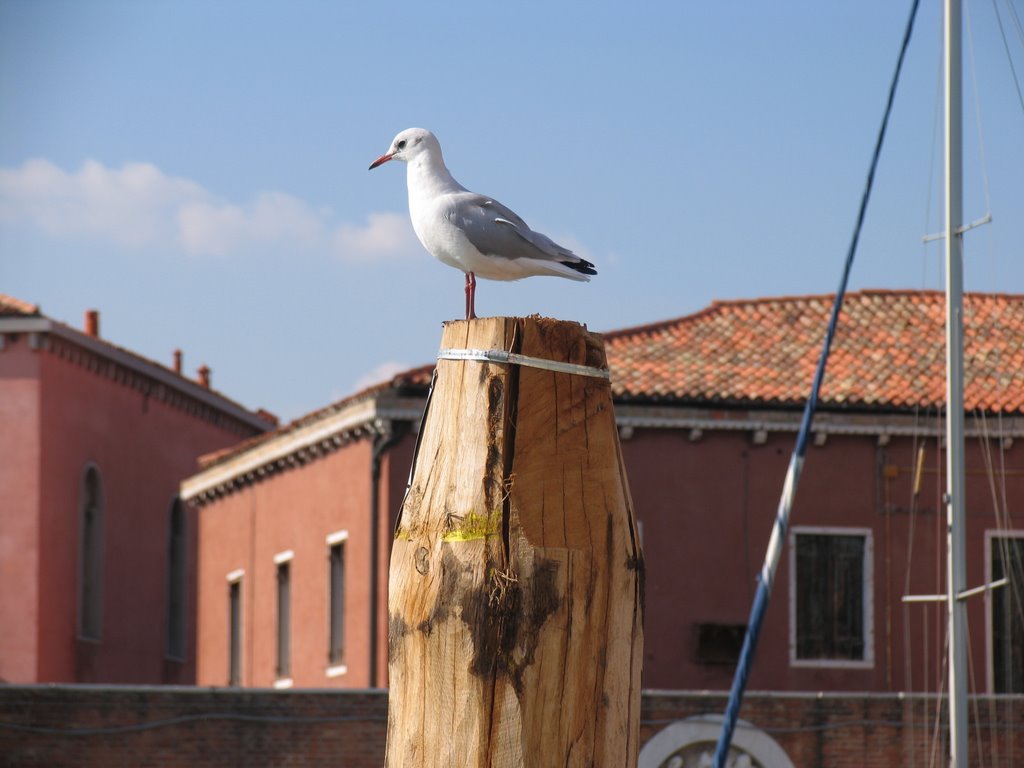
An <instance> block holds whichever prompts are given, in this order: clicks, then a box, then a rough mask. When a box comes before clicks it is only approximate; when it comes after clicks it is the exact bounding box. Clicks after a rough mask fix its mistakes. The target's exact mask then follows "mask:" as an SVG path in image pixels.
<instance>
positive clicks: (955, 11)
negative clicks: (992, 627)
mask: <svg viewBox="0 0 1024 768" xmlns="http://www.w3.org/2000/svg"><path fill="white" fill-rule="evenodd" d="M960 18H961V7H960V0H945V28H944V43H945V49H946V56H945V80H946V110H945V113H946V114H945V117H946V148H945V149H946V233H945V234H946V367H947V373H946V499H945V501H946V520H947V527H946V568H947V579H948V584H947V594H946V604H947V610H948V621H949V624H948V629H947V631H948V632H949V758H950V765H951V766H953V768H967V606H966V605H965V604H964V602H963V601H962V600H960V599H959V597H958V596H959V594H960V593H961V592H963V591H964V589H965V587H966V554H965V552H966V550H965V541H964V540H965V531H964V341H963V232H962V231H961V221H962V217H963V189H962V187H963V178H962V157H961V155H962V143H963V141H962V118H961V111H962V110H961V96H960V86H961V73H960V68H961V63H960V59H961V56H960V47H961V31H960Z"/></svg>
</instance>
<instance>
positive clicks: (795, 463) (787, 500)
mask: <svg viewBox="0 0 1024 768" xmlns="http://www.w3.org/2000/svg"><path fill="white" fill-rule="evenodd" d="M919 1H920V0H913V2H912V4H911V9H910V18H909V19H908V20H907V28H906V31H905V32H904V33H903V44H902V46H901V47H900V55H899V58H898V59H897V61H896V71H895V72H894V73H893V77H892V83H891V84H890V86H889V99H888V101H887V102H886V105H885V115H884V116H883V118H882V125H881V127H880V128H879V130H878V139H877V140H876V142H875V151H874V154H873V155H872V157H871V167H870V169H869V170H868V178H867V181H866V182H865V184H864V194H863V195H862V196H861V200H860V210H859V211H858V213H857V223H856V225H855V226H854V229H853V237H852V239H851V240H850V248H849V250H848V251H847V253H846V263H845V265H844V266H843V275H842V278H841V279H840V281H839V290H837V291H836V298H835V301H834V302H833V304H832V314H831V316H830V317H829V320H828V331H827V332H826V333H825V342H824V344H822V348H821V355H820V357H819V358H818V367H817V368H816V369H815V371H814V383H813V384H812V385H811V394H810V397H808V399H807V403H806V405H805V406H804V414H803V418H802V419H801V420H800V431H799V432H798V433H797V438H796V447H795V448H794V449H793V454H792V456H791V457H790V460H789V467H788V469H787V470H786V481H785V484H784V485H783V488H782V497H781V498H780V499H779V508H778V512H777V513H776V515H775V526H774V528H773V529H772V535H771V538H770V539H769V541H768V551H767V552H766V553H765V559H764V565H762V566H761V574H760V576H759V578H758V583H757V593H756V594H755V595H754V603H753V605H752V606H751V608H750V618H749V620H748V621H747V632H746V635H745V636H744V638H743V649H742V650H741V651H740V659H739V663H738V664H737V666H736V674H735V676H734V677H733V681H732V690H730V692H729V702H728V704H727V705H726V708H725V718H724V721H723V723H722V733H721V735H720V736H719V738H718V746H717V747H716V748H715V759H714V766H715V768H725V759H726V757H727V756H728V754H729V745H730V744H731V743H732V734H733V731H734V730H735V728H736V720H737V718H738V717H739V713H740V705H741V704H742V703H743V692H744V691H745V690H746V688H747V678H748V677H749V676H750V667H751V665H752V663H753V661H754V653H755V652H756V650H757V641H758V638H759V637H760V635H761V623H762V621H763V619H764V613H765V609H766V608H767V607H768V598H769V597H770V596H771V591H772V582H773V581H774V579H775V571H776V569H777V568H778V565H779V557H780V556H781V554H782V546H783V542H784V541H785V539H786V528H787V527H788V524H789V513H790V511H791V510H792V508H793V499H794V497H795V496H796V489H797V485H798V484H799V482H800V472H801V470H802V469H803V464H804V455H805V454H806V452H807V440H808V438H809V437H810V434H811V422H812V421H813V420H814V411H815V409H816V408H817V406H818V394H819V393H820V391H821V383H822V381H824V379H825V364H826V363H827V362H828V355H829V351H830V350H831V349H832V340H833V338H834V337H835V333H836V325H837V324H838V322H839V313H840V311H841V310H842V307H843V298H844V297H845V295H846V285H847V283H848V282H849V279H850V270H851V268H852V267H853V255H854V253H856V251H857V242H858V241H859V240H860V232H861V229H862V228H863V226H864V214H865V212H866V211H867V207H868V200H869V199H870V197H871V188H872V187H873V186H874V183H875V170H876V169H877V168H878V158H879V157H880V156H881V154H882V143H883V141H884V140H885V131H886V128H887V127H888V125H889V116H890V114H891V113H892V105H893V101H894V100H895V97H896V86H897V84H898V83H899V79H900V71H901V70H902V69H903V60H904V58H905V56H906V53H907V46H908V45H909V44H910V35H911V32H913V29H914V18H915V17H916V16H917V6H918V4H919Z"/></svg>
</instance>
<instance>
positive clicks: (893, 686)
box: [623, 430, 1024, 691]
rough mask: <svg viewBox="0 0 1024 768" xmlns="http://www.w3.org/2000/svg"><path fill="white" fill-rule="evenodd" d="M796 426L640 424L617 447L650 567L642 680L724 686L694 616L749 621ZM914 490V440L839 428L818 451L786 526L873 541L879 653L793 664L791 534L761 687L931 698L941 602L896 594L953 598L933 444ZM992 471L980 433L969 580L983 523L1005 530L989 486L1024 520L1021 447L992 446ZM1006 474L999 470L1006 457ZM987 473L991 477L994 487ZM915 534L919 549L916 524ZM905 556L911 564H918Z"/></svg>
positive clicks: (971, 465) (981, 601)
mask: <svg viewBox="0 0 1024 768" xmlns="http://www.w3.org/2000/svg"><path fill="white" fill-rule="evenodd" d="M793 442H794V435H793V434H792V433H786V432H769V433H768V435H767V440H766V442H765V443H763V444H760V445H759V444H755V443H754V442H753V441H752V439H751V433H750V432H744V431H713V430H705V431H704V433H703V435H702V436H701V438H700V439H699V440H696V441H691V440H690V439H689V436H688V434H687V432H686V431H671V430H637V431H636V434H635V435H634V436H633V437H632V439H630V440H626V441H624V442H623V454H624V458H625V462H626V468H627V472H628V474H629V480H630V486H631V489H632V494H633V500H634V504H635V508H636V514H637V518H638V520H639V521H640V524H641V526H642V533H643V547H644V555H645V559H646V564H647V582H646V585H647V596H646V623H645V655H644V670H643V682H644V685H645V687H657V688H690V689H709V690H722V689H728V687H729V685H730V683H731V681H732V673H733V668H732V665H730V664H702V663H699V661H698V660H697V652H696V645H697V638H696V625H697V624H699V623H705V622H706V623H720V624H733V625H743V624H746V622H747V618H748V614H749V611H750V605H751V601H752V599H753V595H754V591H755V580H756V578H757V575H758V572H759V570H760V568H761V563H762V560H763V558H764V553H765V548H766V546H767V543H768V538H769V534H770V531H771V526H772V524H773V522H774V519H775V514H776V510H777V506H778V501H779V495H780V493H781V490H782V484H783V479H784V477H785V473H786V467H787V464H788V461H789V455H790V451H791V450H792V448H793ZM926 443H927V445H926V454H925V458H926V460H925V472H924V476H923V482H922V487H921V490H920V493H919V495H917V496H914V494H913V488H912V479H913V468H914V465H915V455H916V454H915V450H916V447H917V445H918V444H919V441H917V442H915V440H914V439H913V438H910V437H906V438H893V439H892V442H891V443H889V444H888V445H885V446H880V445H878V440H877V437H876V436H874V435H864V436H840V435H831V436H829V438H828V440H827V442H826V443H825V444H824V445H822V446H811V447H809V448H808V453H807V460H806V463H805V465H804V470H803V474H802V476H801V483H800V487H799V490H798V493H797V497H796V503H795V505H794V508H793V511H792V516H791V519H790V532H792V530H793V528H795V527H800V526H810V527H823V528H832V527H839V528H850V527H854V528H866V529H869V530H870V531H871V537H872V550H873V551H872V568H871V570H870V573H869V578H870V579H871V582H872V585H871V589H870V594H871V600H872V618H873V621H872V625H873V626H872V632H873V640H872V643H871V648H872V652H873V662H872V663H871V664H870V665H865V666H863V667H862V668H854V667H851V666H848V667H843V666H841V665H840V666H831V667H829V666H808V665H800V664H796V665H794V664H791V662H790V618H791V611H792V607H791V602H790V601H791V598H792V584H791V569H790V559H789V558H790V552H791V546H790V544H791V541H792V540H791V538H790V537H789V536H788V535H787V538H786V543H785V550H784V553H783V556H782V559H781V562H780V567H779V570H778V573H777V575H776V580H775V585H774V588H773V591H772V597H771V602H770V604H769V607H768V610H767V614H766V619H765V623H764V626H763V629H762V633H761V640H760V644H759V647H758V650H757V661H756V664H755V666H754V670H753V673H752V676H751V679H750V681H749V688H750V689H751V690H775V691H801V690H803V691H816V690H833V691H835V690H847V691H890V690H916V691H929V690H931V691H934V690H935V689H936V686H937V685H938V684H939V683H940V681H941V679H942V671H941V668H942V664H943V655H944V649H943V646H942V642H943V637H944V624H943V622H944V621H945V613H944V612H945V606H944V605H943V604H938V603H932V604H928V605H922V604H916V605H913V606H909V607H906V608H905V607H904V605H903V603H902V602H901V598H902V596H903V595H904V594H905V593H907V592H908V591H909V593H910V594H933V593H941V592H944V591H945V586H944V585H945V572H944V563H945V560H944V558H945V554H944V553H945V510H944V508H943V507H942V506H941V503H940V498H941V494H942V490H943V489H942V484H943V483H944V480H943V473H942V467H943V462H944V454H942V453H941V452H939V451H937V449H936V445H937V443H936V440H935V439H934V438H932V439H930V440H928V441H926ZM992 450H993V451H994V452H995V456H996V457H997V465H996V467H995V470H996V473H995V475H992V476H990V474H989V473H988V472H987V471H986V464H985V456H984V454H983V451H982V447H981V444H980V442H979V441H978V440H969V441H968V446H967V472H968V476H967V488H966V490H967V506H968V533H967V539H966V547H967V564H968V575H967V583H968V585H979V584H982V583H984V582H985V581H987V580H988V570H987V568H988V557H987V552H986V543H985V532H986V531H993V530H995V529H996V528H997V521H996V517H995V514H994V508H993V507H994V503H993V494H992V488H993V487H997V488H998V489H999V493H1000V494H1002V493H1005V498H1006V499H1009V505H1008V511H1009V521H1010V524H1011V525H1012V526H1014V527H1016V528H1017V529H1020V528H1022V527H1024V507H1022V506H1021V500H1024V471H1022V469H1024V446H1022V445H1020V441H1016V442H1014V443H1013V445H1012V446H1011V447H1009V448H1008V449H1006V450H1005V451H1000V449H999V447H998V444H995V445H994V447H992ZM1000 464H1001V465H1002V467H1003V471H1002V473H1000V467H999V465H1000ZM990 477H991V478H992V483H994V486H993V485H992V484H990ZM912 527H913V530H914V533H913V538H914V542H913V546H912V547H911V546H910V543H909V542H910V533H911V528H912ZM908 563H909V568H908ZM985 601H986V598H985V597H983V596H978V597H976V598H973V599H971V600H970V601H969V602H968V616H969V624H970V627H971V652H972V664H973V667H974V669H975V670H977V674H978V675H979V679H978V681H977V689H978V690H986V684H985V678H984V674H985V673H984V671H985V670H986V669H988V667H989V665H990V662H991V660H990V652H989V648H988V637H987V634H986V631H987V627H986V621H987V620H986V613H985Z"/></svg>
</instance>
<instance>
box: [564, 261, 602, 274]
mask: <svg viewBox="0 0 1024 768" xmlns="http://www.w3.org/2000/svg"><path fill="white" fill-rule="evenodd" d="M562 263H563V264H565V266H567V267H569V269H572V270H574V271H576V272H579V273H580V274H581V275H596V274H597V268H596V267H595V266H594V265H593V264H591V263H590V262H589V261H587V260H586V259H580V260H579V261H565V262H562Z"/></svg>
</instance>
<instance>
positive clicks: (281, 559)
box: [274, 552, 292, 680]
mask: <svg viewBox="0 0 1024 768" xmlns="http://www.w3.org/2000/svg"><path fill="white" fill-rule="evenodd" d="M291 557H292V553H291V552H286V553H283V554H281V555H278V556H277V557H275V558H274V562H275V563H277V679H278V680H287V679H289V678H290V677H291V673H292V662H291V644H292V587H291V571H292V561H291Z"/></svg>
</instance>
